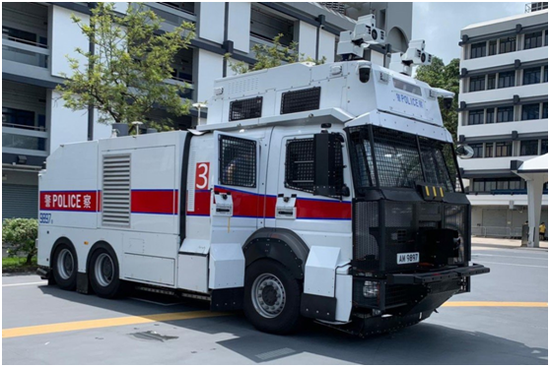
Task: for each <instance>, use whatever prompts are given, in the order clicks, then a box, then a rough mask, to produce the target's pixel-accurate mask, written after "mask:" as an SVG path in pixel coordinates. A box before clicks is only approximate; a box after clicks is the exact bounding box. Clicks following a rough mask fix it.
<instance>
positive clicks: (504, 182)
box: [497, 179, 509, 190]
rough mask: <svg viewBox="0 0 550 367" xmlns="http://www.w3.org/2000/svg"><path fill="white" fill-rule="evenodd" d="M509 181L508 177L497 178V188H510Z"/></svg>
mask: <svg viewBox="0 0 550 367" xmlns="http://www.w3.org/2000/svg"><path fill="white" fill-rule="evenodd" d="M508 187H509V181H508V180H507V179H504V180H497V190H508Z"/></svg>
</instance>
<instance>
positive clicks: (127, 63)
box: [58, 3, 195, 127]
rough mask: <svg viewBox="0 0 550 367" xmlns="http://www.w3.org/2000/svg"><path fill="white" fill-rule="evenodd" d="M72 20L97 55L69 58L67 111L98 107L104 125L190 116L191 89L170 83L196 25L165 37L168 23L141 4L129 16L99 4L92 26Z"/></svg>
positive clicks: (63, 88)
mask: <svg viewBox="0 0 550 367" xmlns="http://www.w3.org/2000/svg"><path fill="white" fill-rule="evenodd" d="M72 20H73V22H75V23H76V24H77V25H78V26H79V28H80V29H81V31H82V33H83V34H84V35H85V36H86V38H87V39H88V41H89V42H92V43H94V44H95V51H94V53H91V52H88V50H84V49H82V48H77V49H76V50H75V52H76V54H77V55H79V57H78V58H77V57H70V56H67V59H68V60H69V63H70V67H71V70H72V75H68V76H67V75H65V77H66V78H67V80H66V81H65V83H64V84H62V85H60V86H58V90H59V91H60V92H61V95H62V98H63V100H64V101H65V106H66V107H69V108H71V109H72V110H82V109H86V108H88V107H89V106H93V107H94V108H95V109H97V110H98V111H99V121H100V122H104V123H112V122H118V123H127V124H128V123H131V122H133V121H143V120H147V119H148V118H149V117H150V116H151V113H152V111H153V110H154V109H157V108H163V109H166V110H167V111H168V112H169V113H170V114H172V115H175V116H180V115H183V114H187V113H188V112H189V107H190V106H189V103H188V102H183V101H182V99H181V97H180V94H181V93H183V92H184V90H185V86H182V85H175V84H168V83H166V82H165V81H166V80H168V79H170V78H171V77H172V73H173V72H174V69H173V67H172V65H173V63H174V57H175V56H176V54H177V53H178V51H179V50H180V49H182V48H184V49H185V48H187V47H188V45H189V44H190V42H191V39H192V38H193V37H194V36H195V34H194V25H193V24H192V23H187V22H185V23H182V24H181V25H180V26H179V27H176V28H175V29H174V30H172V31H171V32H164V33H163V32H162V31H160V27H161V23H162V21H163V20H162V19H161V18H159V17H158V16H157V15H156V14H155V13H154V12H153V11H151V10H150V9H149V8H147V7H145V6H144V5H143V4H135V3H133V4H132V3H130V5H129V6H128V10H127V12H126V14H124V15H121V14H119V13H117V12H115V10H114V4H113V3H97V6H96V7H95V8H94V9H92V14H91V16H90V21H89V23H87V22H84V21H82V19H80V18H77V17H76V16H74V15H72ZM81 59H83V60H84V62H82V61H80V60H81ZM157 122H158V121H157ZM160 122H161V123H167V122H170V121H169V120H166V121H160ZM155 127H158V126H155Z"/></svg>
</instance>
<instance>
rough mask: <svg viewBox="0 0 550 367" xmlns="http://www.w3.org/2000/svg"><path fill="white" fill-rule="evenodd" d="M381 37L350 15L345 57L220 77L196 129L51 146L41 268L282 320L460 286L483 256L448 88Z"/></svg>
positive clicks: (414, 51) (361, 330)
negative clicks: (474, 248)
mask: <svg viewBox="0 0 550 367" xmlns="http://www.w3.org/2000/svg"><path fill="white" fill-rule="evenodd" d="M384 39H385V35H384V31H383V30H379V29H377V28H376V27H375V24H374V18H373V17H372V16H367V17H362V18H360V19H359V21H358V23H357V26H356V28H355V29H354V30H353V31H349V32H342V34H341V37H340V43H339V45H338V53H339V54H340V55H342V58H343V60H344V61H342V62H334V63H328V64H323V65H314V64H312V63H307V62H306V63H295V64H289V65H284V66H281V67H277V68H272V69H267V70H261V71H256V72H251V73H247V74H244V75H237V76H231V77H227V78H223V79H220V80H218V81H216V82H215V86H214V90H213V96H212V98H211V99H210V100H209V101H208V118H207V122H206V123H205V124H201V125H199V126H198V127H197V128H196V130H190V131H173V132H163V133H154V134H145V135H139V136H125V137H114V138H110V139H104V140H99V141H89V142H82V143H75V144H66V145H62V146H61V147H59V148H58V149H57V150H56V151H54V152H53V153H52V154H51V155H50V156H49V157H48V159H47V168H46V169H45V170H43V171H42V172H41V173H40V175H39V190H40V204H39V205H40V225H39V238H38V240H37V242H38V243H37V246H38V264H39V267H40V268H39V273H40V274H41V275H42V276H43V277H44V278H49V279H50V280H51V283H56V284H57V285H58V286H59V287H61V288H63V289H67V290H75V289H76V290H77V291H79V292H82V293H89V292H91V291H93V292H94V293H96V294H97V295H99V296H100V297H107V298H112V297H116V296H117V295H119V294H120V291H121V289H122V286H123V285H128V284H130V285H133V286H137V287H140V288H141V289H148V290H155V291H159V292H169V293H173V294H176V295H179V296H183V297H191V298H196V299H203V300H207V301H209V302H210V306H211V309H212V310H238V309H243V310H244V313H245V314H246V316H247V318H248V319H249V320H250V322H251V323H252V324H253V325H254V326H255V327H256V328H258V329H260V330H263V331H266V332H271V333H280V334H285V333H289V332H291V331H293V330H295V329H296V327H297V325H299V321H300V320H301V319H303V318H311V319H314V320H316V321H318V322H320V323H323V324H325V325H328V326H330V327H334V328H338V329H341V330H344V331H347V332H350V333H354V334H358V335H367V334H370V333H377V332H384V331H387V330H393V329H395V328H399V327H404V326H407V325H412V324H415V323H417V322H419V321H422V320H425V319H426V318H428V317H429V316H430V315H431V314H432V312H433V311H434V310H436V309H437V308H438V307H439V306H441V305H442V304H443V303H444V302H446V301H447V300H448V299H449V298H450V297H451V296H453V295H454V294H457V293H464V292H469V291H470V277H471V276H472V275H476V274H482V273H487V272H489V269H488V268H486V267H484V266H482V265H478V264H471V263H470V260H471V256H470V249H471V244H470V204H469V202H468V199H467V197H466V195H465V193H464V191H463V187H462V181H461V180H460V176H459V171H458V168H457V163H456V153H457V151H456V149H455V147H454V146H453V141H452V138H451V135H450V134H449V132H448V131H447V130H446V129H445V128H444V126H443V123H442V119H441V113H440V110H439V103H438V99H439V98H444V99H447V100H449V99H450V98H452V96H453V94H452V93H451V92H447V91H444V90H441V89H437V88H431V87H430V86H429V85H428V84H426V83H424V82H421V81H418V80H415V79H413V78H411V77H410V74H411V68H412V66H413V65H418V64H428V63H429V62H430V61H431V56H430V55H429V54H427V53H426V52H425V51H424V42H423V41H411V43H410V45H409V46H410V47H409V49H408V50H407V52H405V53H396V54H393V55H391V62H390V68H385V67H384V66H383V65H378V64H376V63H374V62H371V61H366V60H363V59H362V57H363V53H364V51H365V49H367V48H369V47H371V48H373V49H374V48H376V46H374V45H377V44H379V43H383V42H384ZM373 52H374V51H373ZM459 151H460V154H464V155H467V154H469V153H471V151H470V149H468V147H460V149H459Z"/></svg>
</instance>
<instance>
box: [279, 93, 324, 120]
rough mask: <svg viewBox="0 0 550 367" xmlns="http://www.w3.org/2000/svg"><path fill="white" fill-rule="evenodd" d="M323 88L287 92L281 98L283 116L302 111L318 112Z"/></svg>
mask: <svg viewBox="0 0 550 367" xmlns="http://www.w3.org/2000/svg"><path fill="white" fill-rule="evenodd" d="M320 102H321V87H313V88H308V89H301V90H297V91H292V92H285V93H283V95H282V98H281V115H284V114H285V113H294V112H300V111H309V110H318V109H319V105H320Z"/></svg>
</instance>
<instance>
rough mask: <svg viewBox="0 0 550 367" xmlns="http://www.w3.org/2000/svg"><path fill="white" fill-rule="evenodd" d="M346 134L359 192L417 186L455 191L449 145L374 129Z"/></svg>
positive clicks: (455, 176)
mask: <svg viewBox="0 0 550 367" xmlns="http://www.w3.org/2000/svg"><path fill="white" fill-rule="evenodd" d="M349 133H350V141H351V147H350V152H351V155H352V157H351V159H352V162H353V171H354V178H355V185H356V187H357V189H358V190H359V191H361V190H362V189H365V188H368V187H374V186H380V187H410V188H414V187H415V184H416V183H420V182H423V183H426V184H431V185H436V186H442V187H443V188H444V189H445V190H446V191H447V192H454V191H457V190H456V188H457V185H456V183H457V178H458V176H457V175H458V170H457V169H456V161H455V158H454V155H453V146H452V144H450V143H445V142H441V141H437V140H433V139H428V138H424V137H418V136H416V135H413V134H408V133H405V132H401V131H396V130H390V129H384V128H380V127H374V126H362V127H357V128H352V129H350V131H349ZM371 135H372V136H371ZM373 155H374V157H373ZM373 158H374V159H373Z"/></svg>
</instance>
